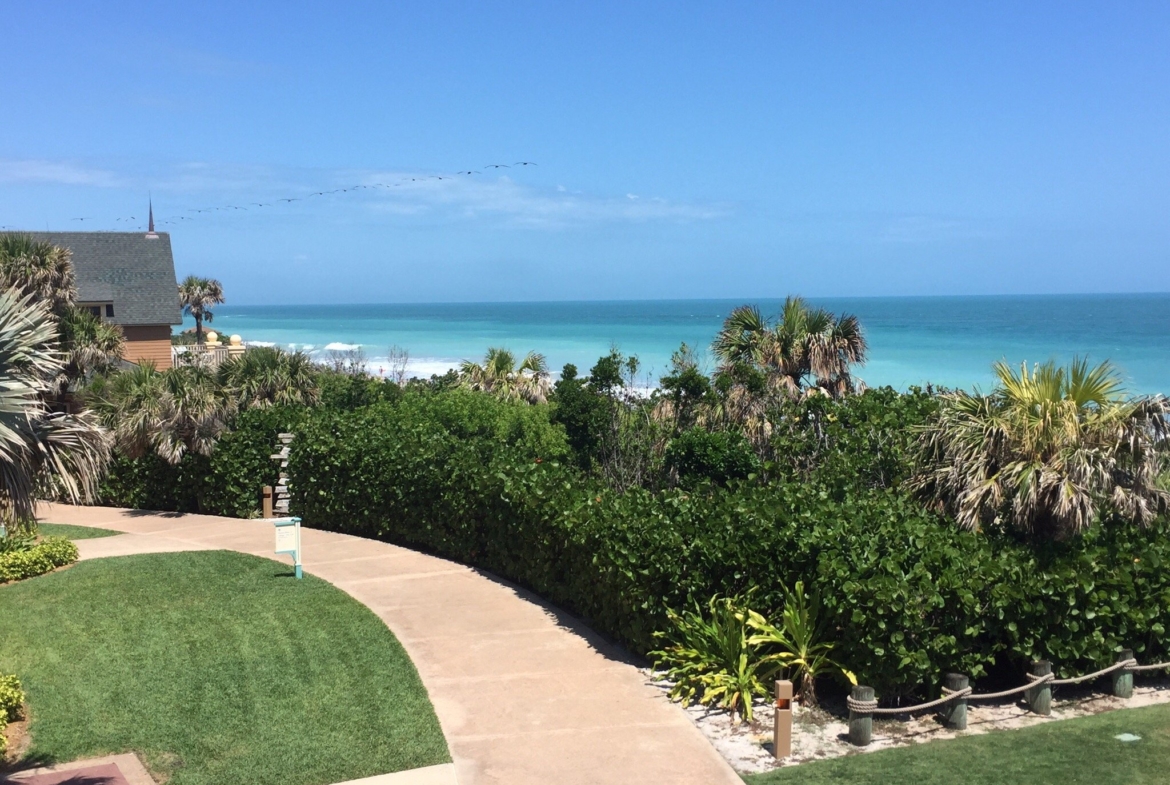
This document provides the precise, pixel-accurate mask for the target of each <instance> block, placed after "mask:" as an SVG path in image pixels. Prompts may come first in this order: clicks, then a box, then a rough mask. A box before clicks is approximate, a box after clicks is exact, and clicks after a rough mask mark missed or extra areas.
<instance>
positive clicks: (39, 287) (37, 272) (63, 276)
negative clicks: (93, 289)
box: [0, 234, 77, 317]
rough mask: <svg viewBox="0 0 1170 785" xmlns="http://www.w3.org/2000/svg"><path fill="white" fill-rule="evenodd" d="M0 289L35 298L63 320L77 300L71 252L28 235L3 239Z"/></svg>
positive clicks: (0, 262)
mask: <svg viewBox="0 0 1170 785" xmlns="http://www.w3.org/2000/svg"><path fill="white" fill-rule="evenodd" d="M0 289H17V290H18V291H20V292H21V293H23V294H28V295H32V297H33V298H34V299H35V300H37V301H38V302H44V303H48V304H49V310H50V311H51V312H52V313H53V314H55V315H56V316H58V317H59V316H62V315H63V314H64V313H65V311H66V310H67V309H69V308H71V307H72V306H73V304H74V302H75V301H76V300H77V283H76V281H75V280H74V276H73V263H72V262H71V261H70V252H69V249H68V248H60V247H58V246H55V245H53V244H51V243H47V242H44V241H37V240H33V239H32V238H31V237H30V236H29V235H27V234H4V235H0Z"/></svg>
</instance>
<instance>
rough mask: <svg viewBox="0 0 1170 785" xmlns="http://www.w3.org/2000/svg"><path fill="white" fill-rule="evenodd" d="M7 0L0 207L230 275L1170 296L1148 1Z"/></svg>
mask: <svg viewBox="0 0 1170 785" xmlns="http://www.w3.org/2000/svg"><path fill="white" fill-rule="evenodd" d="M1022 6H1027V7H1022ZM0 7H2V8H3V11H4V19H5V28H6V30H7V31H8V35H7V36H6V40H5V45H4V46H3V47H0V73H2V74H3V75H4V79H3V84H4V87H5V89H4V103H5V107H4V116H5V122H4V124H3V126H2V127H0V225H5V226H8V227H15V228H28V229H45V228H46V227H48V228H51V229H61V230H70V229H72V230H77V229H90V228H94V229H121V228H134V227H136V226H137V225H139V224H141V223H142V220H143V219H144V216H145V210H146V200H147V194H148V193H149V194H151V195H152V196H153V199H154V204H155V215H156V218H157V219H159V221H160V223H161V222H164V221H165V222H167V223H166V224H165V225H162V226H160V228H162V229H164V230H167V231H170V232H172V242H173V246H174V249H175V254H176V263H177V266H178V268H179V273H180V274H186V273H188V272H197V273H201V274H205V275H213V276H216V277H218V278H220V279H221V280H222V281H223V282H224V284H225V287H226V289H227V292H228V295H229V298H230V302H233V303H261V302H269V303H298V302H319V303H331V302H333V303H344V302H410V301H416V302H418V301H422V302H426V301H460V300H544V299H621V298H675V297H730V298H741V297H775V296H783V295H785V294H787V293H790V292H796V293H803V294H806V295H812V296H828V295H887V294H979V293H1046V292H1053V293H1056V292H1150V291H1167V290H1170V258H1168V256H1170V254H1168V251H1170V144H1167V140H1168V139H1170V123H1168V120H1170V89H1167V86H1168V85H1170V5H1167V4H1166V3H1149V4H1142V3H1099V4H1070V3H1031V4H1021V3H987V2H979V3H966V4H960V3H935V2H931V3H920V4H914V3H898V4H885V3H883V4H875V3H852V4H846V3H816V4H812V3H807V4H796V3H787V4H780V3H757V4H736V3H661V4H651V3H629V2H623V3H607V4H603V3H594V4H568V3H554V2H549V3H520V2H513V3H506V4H503V3H467V4H459V3H440V2H419V3H406V2H396V3H369V4H361V3H346V2H333V3H328V4H325V3H322V4H306V3H287V2H281V3H276V2H255V3H238V2H233V3H212V2H202V3H199V4H197V7H196V4H164V3H148V4H141V5H131V4H124V3H115V2H103V3H96V2H91V3H84V2H76V3H75V2H71V3H67V4H54V5H52V6H49V5H47V4H38V3H24V2H20V3H17V2H3V4H2V6H0ZM517 161H533V162H536V163H537V164H538V166H528V167H521V166H510V167H509V168H506V169H488V168H485V167H486V165H487V164H493V163H506V164H514V163H515V162H517ZM469 169H470V170H474V171H478V172H479V174H473V175H454V173H455V172H457V171H460V170H469ZM437 177H443V178H444V179H442V180H439V179H437ZM412 178H413V181H412ZM395 183H398V185H394V184H395ZM377 184H381V185H382V186H385V187H368V188H363V189H358V190H354V191H350V192H348V193H341V194H331V195H327V196H310V194H312V193H315V192H317V191H322V190H334V189H337V188H344V187H348V186H351V185H367V186H377ZM280 198H297V199H299V200H300V201H296V202H283V203H276V204H273V205H272V206H270V207H257V206H255V204H270V203H272V202H273V200H276V199H280ZM229 205H234V206H237V207H246V208H247V209H241V210H217V211H214V212H211V213H195V212H191V211H192V210H194V209H201V208H205V207H225V206H229ZM180 216H183V217H185V218H187V219H189V220H180V219H179V217H180ZM76 218H86V219H87V220H85V221H77V220H74V219H76Z"/></svg>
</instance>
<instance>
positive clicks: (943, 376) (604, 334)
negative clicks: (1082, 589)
mask: <svg viewBox="0 0 1170 785" xmlns="http://www.w3.org/2000/svg"><path fill="white" fill-rule="evenodd" d="M810 300H811V302H813V303H814V304H816V305H822V306H824V307H827V308H829V309H831V310H833V311H835V312H848V313H853V314H856V315H857V316H858V318H860V319H861V323H862V327H863V328H864V330H865V333H866V336H867V338H868V340H869V344H870V359H869V362H868V363H866V365H865V366H864V367H862V368H861V369H860V370H859V373H858V375H859V376H860V377H861V378H862V379H864V380H865V381H866V383H867V384H869V385H871V386H876V385H885V384H889V385H893V386H894V387H897V388H901V389H904V388H906V387H908V386H910V385H914V384H925V383H927V382H933V383H934V384H936V385H945V386H948V387H966V388H970V387H972V386H975V385H981V386H983V387H984V388H987V387H989V386H990V384H991V382H992V376H991V364H992V363H993V362H995V361H996V360H999V359H1006V360H1008V361H1010V362H1013V363H1019V362H1021V361H1028V362H1029V363H1032V362H1039V361H1043V360H1047V359H1049V358H1055V359H1057V360H1060V361H1066V360H1068V359H1070V358H1071V357H1073V356H1074V355H1087V356H1088V357H1089V359H1090V360H1092V361H1098V360H1104V359H1109V360H1112V361H1113V362H1114V363H1115V364H1116V365H1117V366H1118V367H1119V368H1120V369H1121V371H1122V373H1123V374H1124V375H1125V377H1126V379H1127V380H1128V382H1129V384H1130V387H1131V389H1132V390H1133V391H1134V392H1143V393H1153V392H1166V393H1170V294H1149V295H1051V296H1049V295H1045V296H986V297H880V298H823V299H819V298H810ZM744 302H745V301H743V300H655V301H620V302H544V303H445V304H429V305H428V304H398V305H395V304H387V305H290V306H231V305H224V306H220V307H219V308H218V309H216V312H215V321H214V323H213V325H211V327H212V329H215V330H217V331H219V332H220V333H221V334H223V335H231V334H239V335H241V336H243V338H244V340H245V341H246V342H249V343H252V342H256V343H272V344H276V345H279V346H283V347H295V348H306V347H309V351H310V352H311V353H315V354H318V355H319V354H320V353H322V352H323V351H325V350H326V349H327V347H333V348H345V347H350V346H361V347H362V350H363V351H364V352H365V354H366V356H367V357H368V358H369V359H370V368H371V370H372V371H373V372H375V373H377V372H378V370H379V368H380V367H383V366H384V358H385V356H386V354H387V350H388V348H389V347H390V346H391V345H398V346H401V347H403V348H405V349H406V350H407V351H409V352H410V357H411V370H412V372H413V373H415V374H417V375H429V374H431V373H437V372H442V371H443V370H445V369H446V368H449V367H452V366H454V365H455V364H457V363H458V362H459V361H460V360H462V359H478V358H480V357H482V355H483V353H484V351H485V350H486V349H487V348H488V347H490V346H503V347H507V348H509V349H512V350H513V351H515V352H516V353H517V354H523V353H524V352H527V351H529V350H536V351H539V352H542V353H543V354H544V355H545V356H546V357H547V358H548V361H549V365H550V367H551V368H552V369H553V370H554V371H559V370H560V368H561V366H562V365H564V364H565V363H570V362H571V363H574V364H576V365H577V366H578V368H580V369H581V372H582V373H584V372H587V371H588V369H589V367H590V366H592V364H593V363H594V362H595V361H596V359H597V358H598V357H599V356H600V355H602V354H604V353H605V352H607V351H608V350H609V348H610V347H611V346H617V347H618V348H620V349H621V350H622V351H623V352H625V353H627V354H637V355H638V356H639V358H640V359H641V361H642V365H643V368H644V369H645V372H646V379H647V385H649V384H651V383H653V380H654V379H657V377H658V376H659V375H661V374H662V372H663V371H664V370H665V369H666V368H668V367H669V362H670V355H671V352H673V351H674V350H675V349H677V348H678V346H679V344H680V343H682V342H684V341H685V342H686V343H688V344H691V345H692V346H697V347H701V348H704V349H705V348H706V347H707V346H708V345H709V344H710V342H711V339H712V337H713V336H714V334H715V332H716V330H718V328H719V326H720V323H721V322H722V320H723V318H724V317H725V316H726V315H727V314H728V312H729V311H730V310H731V309H732V308H734V307H735V306H737V305H741V304H743V303H744ZM754 302H755V303H756V304H757V305H759V306H760V308H761V310H762V311H763V312H764V313H765V314H769V315H774V314H775V313H776V312H777V311H778V310H779V307H780V302H781V301H779V300H756V301H754ZM186 326H191V325H190V323H189V324H188V325H186ZM708 365H709V367H708V369H710V365H712V364H711V363H708Z"/></svg>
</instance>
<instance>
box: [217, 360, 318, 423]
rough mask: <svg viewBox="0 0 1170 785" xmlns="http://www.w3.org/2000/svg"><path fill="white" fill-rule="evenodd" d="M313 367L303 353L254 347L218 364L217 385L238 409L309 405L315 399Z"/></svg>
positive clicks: (315, 373)
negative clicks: (218, 384)
mask: <svg viewBox="0 0 1170 785" xmlns="http://www.w3.org/2000/svg"><path fill="white" fill-rule="evenodd" d="M317 374H318V370H317V366H315V365H314V364H313V361H312V360H311V359H309V356H308V355H306V354H305V353H303V352H292V353H289V352H285V351H282V350H281V349H277V348H276V347H270V346H256V347H253V348H251V349H248V350H247V351H245V352H244V353H243V354H242V355H239V356H238V357H231V358H229V359H228V360H226V361H224V362H223V363H221V364H220V366H219V370H218V375H219V383H220V385H221V386H222V387H223V390H224V393H225V394H226V395H228V396H230V397H231V398H232V399H233V400H234V401H235V402H236V405H237V406H239V407H240V408H241V409H246V408H249V407H256V408H264V407H268V406H274V405H292V404H305V405H309V406H311V405H313V404H315V403H316V402H317V400H318V398H319V391H318V388H317Z"/></svg>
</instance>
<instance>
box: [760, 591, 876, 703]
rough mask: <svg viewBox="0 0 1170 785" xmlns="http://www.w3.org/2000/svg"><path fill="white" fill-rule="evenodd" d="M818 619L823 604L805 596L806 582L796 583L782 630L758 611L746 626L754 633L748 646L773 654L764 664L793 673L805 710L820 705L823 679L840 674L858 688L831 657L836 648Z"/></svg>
mask: <svg viewBox="0 0 1170 785" xmlns="http://www.w3.org/2000/svg"><path fill="white" fill-rule="evenodd" d="M819 616H820V602H819V601H818V598H817V596H816V594H813V595H812V596H809V595H807V594H805V591H804V582H803V581H797V582H796V586H795V587H794V588H793V590H792V591H790V592H789V593H788V596H787V597H786V598H785V600H784V613H783V615H782V616H781V622H780V626H779V627H777V626H775V625H773V624H771V623H770V622H769V621H768V620H767V619H765V618H764V617H763V616H761V615H760V614H758V613H756V612H755V611H749V612H748V617H747V626H748V627H749V628H750V629H751V630H752V631H753V634H752V635H751V636H750V637H749V638H748V645H749V646H753V647H761V648H762V649H764V650H765V651H769V652H770V653H768V654H766V655H764V656H763V657H762V660H761V661H762V662H765V663H773V664H775V665H776V666H778V667H782V668H784V669H785V670H786V671H790V672H791V674H792V680H793V681H794V682H795V683H796V689H797V697H798V698H799V700H800V703H801V705H802V706H816V705H817V689H816V683H817V679H818V678H819V677H821V676H823V675H826V674H828V673H837V674H840V675H841V676H843V677H844V678H845V679H846V680H848V681H849V683H850V684H854V685H856V684H857V677H856V676H854V675H853V673H852V672H850V671H849V670H847V669H846V668H845V667H843V666H842V665H840V664H839V663H837V662H836V661H834V660H833V659H832V658H831V657H830V655H831V654H832V652H833V644H832V643H829V642H827V641H825V640H824V626H823V624H822V622H821V620H820V619H819V618H818V617H819Z"/></svg>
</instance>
